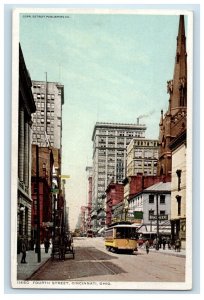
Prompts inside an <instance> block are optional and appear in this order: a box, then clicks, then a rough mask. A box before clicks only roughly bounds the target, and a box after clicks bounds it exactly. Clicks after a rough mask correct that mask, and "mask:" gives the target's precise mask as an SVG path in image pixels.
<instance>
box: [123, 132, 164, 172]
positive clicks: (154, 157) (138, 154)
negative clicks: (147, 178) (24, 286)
mask: <svg viewBox="0 0 204 300" xmlns="http://www.w3.org/2000/svg"><path fill="white" fill-rule="evenodd" d="M158 148H159V142H158V140H152V139H138V138H134V139H132V141H131V142H130V144H129V145H128V147H127V176H132V175H136V174H137V173H142V174H144V175H156V174H157V161H158Z"/></svg>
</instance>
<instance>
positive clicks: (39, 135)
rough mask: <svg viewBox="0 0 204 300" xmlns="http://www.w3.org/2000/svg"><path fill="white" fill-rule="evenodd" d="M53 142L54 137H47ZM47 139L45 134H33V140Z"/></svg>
mask: <svg viewBox="0 0 204 300" xmlns="http://www.w3.org/2000/svg"><path fill="white" fill-rule="evenodd" d="M47 136H48V137H49V138H50V139H51V140H53V139H54V135H52V134H51V135H49V134H48V135H47ZM44 137H45V135H44V134H39V133H38V134H35V133H33V139H36V138H41V139H43V138H44Z"/></svg>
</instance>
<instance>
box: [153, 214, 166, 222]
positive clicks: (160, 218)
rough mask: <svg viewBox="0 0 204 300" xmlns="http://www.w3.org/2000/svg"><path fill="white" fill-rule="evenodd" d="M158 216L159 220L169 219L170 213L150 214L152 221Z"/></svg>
mask: <svg viewBox="0 0 204 300" xmlns="http://www.w3.org/2000/svg"><path fill="white" fill-rule="evenodd" d="M157 218H158V220H159V221H164V220H168V215H158V216H157V215H150V216H149V220H150V221H156V220H157Z"/></svg>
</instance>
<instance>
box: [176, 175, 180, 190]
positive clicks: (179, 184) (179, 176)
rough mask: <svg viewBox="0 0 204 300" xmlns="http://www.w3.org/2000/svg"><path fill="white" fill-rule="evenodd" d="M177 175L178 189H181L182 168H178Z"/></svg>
mask: <svg viewBox="0 0 204 300" xmlns="http://www.w3.org/2000/svg"><path fill="white" fill-rule="evenodd" d="M176 175H177V177H178V191H180V190H181V170H176Z"/></svg>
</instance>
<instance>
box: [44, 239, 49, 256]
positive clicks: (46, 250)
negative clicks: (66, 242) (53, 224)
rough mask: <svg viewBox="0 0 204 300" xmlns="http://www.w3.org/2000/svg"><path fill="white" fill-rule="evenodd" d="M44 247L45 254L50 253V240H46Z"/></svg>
mask: <svg viewBox="0 0 204 300" xmlns="http://www.w3.org/2000/svg"><path fill="white" fill-rule="evenodd" d="M44 246H45V253H48V250H49V247H50V240H49V238H45V240H44Z"/></svg>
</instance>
